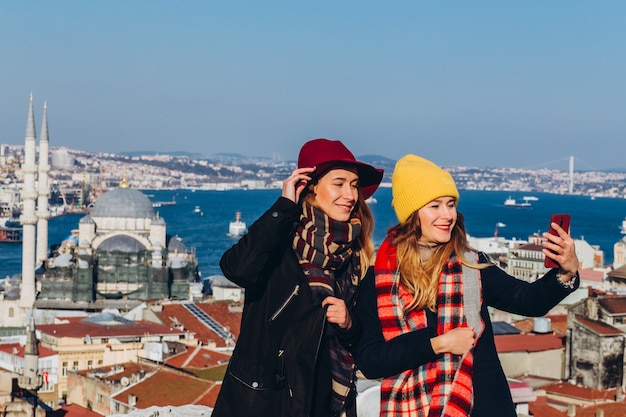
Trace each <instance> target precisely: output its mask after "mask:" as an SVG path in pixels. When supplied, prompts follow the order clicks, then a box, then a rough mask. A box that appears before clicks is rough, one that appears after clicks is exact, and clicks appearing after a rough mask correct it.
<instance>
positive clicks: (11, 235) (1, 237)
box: [0, 219, 22, 243]
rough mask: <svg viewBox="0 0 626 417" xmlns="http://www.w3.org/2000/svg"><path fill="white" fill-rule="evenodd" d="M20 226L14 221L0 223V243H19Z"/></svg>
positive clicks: (20, 235) (20, 240)
mask: <svg viewBox="0 0 626 417" xmlns="http://www.w3.org/2000/svg"><path fill="white" fill-rule="evenodd" d="M21 242H22V225H21V224H20V222H19V221H16V220H7V219H4V220H1V221H0V243H21Z"/></svg>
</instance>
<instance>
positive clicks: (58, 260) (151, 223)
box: [0, 94, 198, 327]
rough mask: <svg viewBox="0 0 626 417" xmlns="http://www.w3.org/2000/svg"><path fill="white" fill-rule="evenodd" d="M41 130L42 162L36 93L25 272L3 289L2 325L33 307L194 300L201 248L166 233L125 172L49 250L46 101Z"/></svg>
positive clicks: (28, 142)
mask: <svg viewBox="0 0 626 417" xmlns="http://www.w3.org/2000/svg"><path fill="white" fill-rule="evenodd" d="M41 132H42V133H41V139H40V142H39V163H38V164H37V163H36V144H35V123H34V113H33V100H32V94H31V97H30V108H29V114H28V119H27V126H26V139H25V146H24V164H23V166H22V171H23V177H24V179H23V181H24V188H23V190H22V201H23V209H22V216H21V218H20V221H21V223H22V228H23V231H22V276H21V282H20V283H12V284H10V285H9V286H8V287H9V288H8V289H7V288H5V291H4V292H2V293H0V326H5V327H6V326H23V325H24V323H25V322H27V318H28V316H29V314H30V311H31V310H32V309H33V308H38V309H53V308H54V309H72V310H75V309H81V310H90V311H95V310H102V309H104V308H118V306H119V305H120V303H122V302H123V303H126V305H128V304H129V302H130V304H134V305H136V304H138V303H140V302H142V301H157V300H189V299H191V285H190V284H192V283H194V282H196V281H197V279H198V265H197V258H196V256H195V251H194V250H191V249H188V248H187V247H186V246H185V245H184V244H183V242H182V241H181V240H180V239H179V238H178V237H172V236H170V235H168V234H167V230H166V223H165V220H164V219H163V218H161V217H160V216H159V214H158V213H157V212H155V210H154V208H153V205H152V202H151V201H150V200H149V199H148V197H147V196H146V195H145V194H143V193H142V192H141V191H139V190H135V189H132V188H130V186H129V185H128V182H127V181H126V178H125V175H124V179H123V180H122V181H121V183H120V186H119V188H115V189H112V190H110V191H108V192H106V193H104V194H102V195H101V196H100V197H99V199H98V200H97V201H96V203H95V205H94V206H93V208H92V209H91V210H90V212H89V213H88V214H87V215H85V216H84V217H82V218H81V219H80V221H79V224H78V230H77V231H73V232H72V235H71V237H70V238H68V239H66V240H65V241H64V242H61V244H60V245H59V246H58V248H57V249H55V250H54V251H53V252H51V253H50V254H49V253H48V219H49V218H50V214H49V208H48V197H49V196H50V187H49V180H48V173H49V170H50V165H49V163H48V153H49V150H48V125H47V118H46V104H45V103H44V113H43V121H42V131H41ZM17 287H19V291H16V290H17ZM116 303H117V304H116Z"/></svg>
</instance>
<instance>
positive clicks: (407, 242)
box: [392, 211, 487, 311]
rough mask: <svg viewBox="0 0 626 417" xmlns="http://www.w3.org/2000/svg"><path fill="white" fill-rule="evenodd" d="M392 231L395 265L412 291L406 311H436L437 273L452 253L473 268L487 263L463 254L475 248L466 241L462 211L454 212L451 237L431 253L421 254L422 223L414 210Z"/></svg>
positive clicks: (401, 280)
mask: <svg viewBox="0 0 626 417" xmlns="http://www.w3.org/2000/svg"><path fill="white" fill-rule="evenodd" d="M392 230H393V231H394V232H395V237H394V242H395V243H396V244H397V262H396V264H397V268H398V272H399V273H400V283H401V284H402V285H403V286H404V287H405V288H406V289H407V290H408V291H409V293H410V294H412V295H413V299H412V300H411V303H410V304H409V305H408V306H407V311H411V310H414V309H418V310H421V309H424V308H428V309H429V310H432V311H435V308H436V307H435V304H436V302H437V290H438V286H439V275H440V274H441V269H442V266H443V265H444V264H445V262H447V261H448V259H449V258H450V256H451V255H452V254H453V253H454V254H456V256H457V257H458V258H459V259H460V260H461V262H462V263H463V264H464V265H467V266H470V267H473V268H480V269H482V268H485V267H486V266H487V265H486V264H482V265H479V264H476V263H474V262H471V261H469V260H468V259H466V258H465V253H466V252H467V251H474V249H472V248H471V247H470V246H469V243H468V242H467V234H466V232H465V222H464V218H463V215H462V214H461V213H459V212H457V220H456V224H455V225H454V228H453V229H452V236H451V238H450V240H449V241H448V242H447V243H445V244H441V245H437V246H435V247H434V248H431V249H432V255H431V256H430V257H429V258H428V259H423V258H422V256H421V254H420V246H423V245H424V244H423V243H420V242H419V239H420V237H421V236H422V227H421V224H420V220H419V215H418V214H417V211H415V212H413V213H412V214H411V215H410V216H409V218H408V219H407V221H406V222H405V223H402V224H400V225H397V226H395V227H394V228H392Z"/></svg>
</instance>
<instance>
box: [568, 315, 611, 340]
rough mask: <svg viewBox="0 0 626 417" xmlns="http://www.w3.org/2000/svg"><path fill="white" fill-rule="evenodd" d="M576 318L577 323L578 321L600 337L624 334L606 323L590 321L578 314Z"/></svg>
mask: <svg viewBox="0 0 626 417" xmlns="http://www.w3.org/2000/svg"><path fill="white" fill-rule="evenodd" d="M574 317H575V319H576V321H578V322H579V323H580V324H582V325H583V326H585V327H586V328H587V329H589V330H591V331H593V332H595V333H596V334H598V335H600V336H617V335H621V334H623V332H622V331H621V330H619V329H616V328H615V327H613V326H611V325H609V324H606V323H604V322H601V321H595V320H590V319H588V318H586V317H583V316H581V315H578V314H576V315H575V316H574Z"/></svg>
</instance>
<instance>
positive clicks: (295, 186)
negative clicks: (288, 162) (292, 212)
mask: <svg viewBox="0 0 626 417" xmlns="http://www.w3.org/2000/svg"><path fill="white" fill-rule="evenodd" d="M313 171H315V167H312V168H296V169H295V170H294V171H293V173H292V174H291V175H290V176H289V177H287V178H285V179H284V180H283V194H282V196H283V197H285V198H288V199H290V200H291V201H293V202H294V203H297V202H298V200H300V194H301V193H302V191H303V190H304V189H305V188H306V186H307V184H308V183H309V181H311V177H309V175H308V174H310V173H312V172H313Z"/></svg>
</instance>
